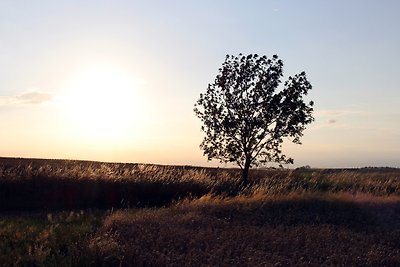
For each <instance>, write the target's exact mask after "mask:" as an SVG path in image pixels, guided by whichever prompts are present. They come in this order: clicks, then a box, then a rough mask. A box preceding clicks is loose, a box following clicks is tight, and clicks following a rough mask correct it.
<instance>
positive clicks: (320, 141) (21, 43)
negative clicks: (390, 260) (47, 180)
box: [0, 0, 400, 167]
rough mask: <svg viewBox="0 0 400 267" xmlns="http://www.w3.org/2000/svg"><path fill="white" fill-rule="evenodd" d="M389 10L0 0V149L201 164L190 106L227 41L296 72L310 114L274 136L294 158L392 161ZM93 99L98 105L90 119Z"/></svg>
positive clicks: (398, 5) (342, 5) (230, 48)
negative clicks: (285, 136)
mask: <svg viewBox="0 0 400 267" xmlns="http://www.w3.org/2000/svg"><path fill="white" fill-rule="evenodd" d="M399 12H400V2H399V1H377V0H376V1H365V0H364V1H361V0H360V1H352V0H348V1H329V2H328V1H294V0H293V1H283V0H281V1H11V0H10V1H5V0H0V124H1V125H2V126H1V128H0V156H23V157H44V158H79V159H93V160H106V161H126V162H149V163H165V164H194V165H209V164H210V163H207V161H206V159H205V158H204V157H203V156H202V152H201V151H200V150H199V148H198V145H199V143H200V142H201V139H202V133H201V132H200V123H199V121H198V119H197V118H196V117H195V116H194V113H193V111H192V110H193V104H194V102H195V101H196V100H197V98H198V96H199V94H200V93H201V92H203V91H204V90H205V89H206V86H207V84H208V83H210V82H212V81H213V79H214V77H215V75H216V74H217V71H218V68H219V67H220V66H221V64H222V62H223V60H224V56H225V55H226V54H237V53H240V52H241V53H245V54H247V53H258V54H261V55H267V56H272V55H273V54H278V55H279V56H280V57H281V58H282V59H283V60H284V64H285V66H284V71H285V74H286V75H293V74H296V73H298V72H301V71H303V70H304V71H306V73H307V74H308V78H309V80H310V81H311V83H312V85H313V91H312V92H311V94H310V96H309V97H310V99H312V100H314V101H315V103H316V105H315V117H316V121H315V123H314V124H313V125H311V126H310V127H309V128H308V129H307V130H306V131H305V133H304V134H305V135H304V138H303V145H301V146H293V145H288V146H286V147H285V150H286V151H287V154H288V155H289V156H293V157H294V158H295V163H296V165H295V166H300V165H311V166H314V167H361V166H397V167H400V160H399V158H400V157H399V155H400V144H399V143H400V142H399V140H400V123H399V122H398V121H399V118H400V108H399V107H400V92H399V90H398V86H399V84H400V67H399V66H398V62H400V52H399V47H400V30H399V29H398V27H399V25H400V16H398V14H399ZM99 66H101V67H99ZM107 73H112V74H107ZM96 75H97V76H99V81H94V80H93V78H85V77H93V76H96ZM127 76H129V77H130V78H126V77H127ZM78 77H80V78H78ZM82 77H83V78H82ZM130 79H132V80H130ZM125 80H126V83H122V82H120V81H125ZM128 80H129V81H128ZM114 82H116V83H118V84H119V85H118V86H119V87H123V88H124V89H123V90H125V91H124V92H122V89H118V88H119V87H118V88H117V89H116V88H110V87H112V86H111V85H110V84H113V83H114ZM84 85H85V86H86V87H88V89H87V90H86V87H85V86H84ZM103 85H104V86H103ZM89 87H93V88H89ZM94 87H96V88H98V87H104V88H102V90H103V91H104V92H103V91H102V92H101V93H98V91H96V90H95V89H96V88H94ZM129 90H131V91H129ZM100 91H101V90H100ZM126 91H129V93H127V94H125V93H126ZM110 94H114V95H118V94H121V95H122V98H123V101H122V100H121V101H120V100H118V99H113V97H112V96H110ZM98 95H100V96H98ZM128 96H130V97H132V101H131V102H130V100H129V99H130V98H129V97H128ZM72 98H74V99H76V98H80V101H79V102H80V103H81V104H80V105H75V104H74V103H73V102H71V101H70V102H68V101H66V100H65V99H72ZM107 101H109V102H110V104H108V102H107ZM118 101H120V102H118ZM93 102H97V103H100V104H102V105H104V106H105V107H104V110H107V109H109V110H112V111H111V112H110V113H108V114H106V113H105V112H103V111H102V112H99V114H101V116H102V117H103V120H101V118H100V119H99V118H93V113H90V112H89V111H88V110H90V109H91V110H92V111H93V110H96V108H99V105H100V104H97V106H91V105H93ZM111 102H112V103H111ZM83 103H87V106H86V105H85V104H83ZM107 105H108V107H107ZM122 106H129V108H126V109H125V108H121V107H122ZM122 113H123V114H122ZM79 114H80V115H79ZM115 117H119V119H118V120H117V119H115ZM88 121H91V122H90V123H89V122H88ZM121 125H123V126H121ZM110 129H114V131H111V130H110ZM211 164H212V165H215V164H216V163H211Z"/></svg>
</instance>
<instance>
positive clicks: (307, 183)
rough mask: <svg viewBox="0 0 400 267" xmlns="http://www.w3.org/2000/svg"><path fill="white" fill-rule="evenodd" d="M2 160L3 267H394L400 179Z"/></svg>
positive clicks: (386, 173) (399, 172) (352, 172)
mask: <svg viewBox="0 0 400 267" xmlns="http://www.w3.org/2000/svg"><path fill="white" fill-rule="evenodd" d="M241 175H242V173H241V171H240V170H239V169H223V168H200V167H191V166H162V165H151V164H123V163H101V162H90V161H69V160H41V159H14V158H0V209H1V210H0V211H1V212H0V266H53V265H58V266H199V265H206V266H223V265H227V266H256V265H260V266H321V265H329V266H399V265H400V242H399V240H400V230H399V229H400V217H399V216H398V214H400V190H399V189H400V169H393V168H362V169H342V170H339V169H337V170H336V169H312V168H310V167H309V166H305V167H302V168H298V169H295V170H288V169H253V170H251V172H250V179H249V184H248V185H247V186H246V187H242V186H241Z"/></svg>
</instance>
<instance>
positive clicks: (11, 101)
mask: <svg viewBox="0 0 400 267" xmlns="http://www.w3.org/2000/svg"><path fill="white" fill-rule="evenodd" d="M52 100H53V95H51V94H49V93H45V92H40V91H38V90H28V91H25V92H23V93H21V94H18V95H12V96H0V107H5V106H22V105H39V104H42V103H46V102H51V101H52Z"/></svg>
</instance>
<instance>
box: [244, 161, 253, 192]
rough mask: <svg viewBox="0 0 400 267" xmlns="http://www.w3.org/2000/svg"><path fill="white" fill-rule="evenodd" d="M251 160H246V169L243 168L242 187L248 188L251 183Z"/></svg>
mask: <svg viewBox="0 0 400 267" xmlns="http://www.w3.org/2000/svg"><path fill="white" fill-rule="evenodd" d="M250 163H251V162H250V159H246V162H245V163H244V168H243V174H242V185H243V186H246V185H247V184H248V183H249V170H250Z"/></svg>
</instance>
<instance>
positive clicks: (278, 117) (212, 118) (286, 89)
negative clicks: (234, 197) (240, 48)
mask: <svg viewBox="0 0 400 267" xmlns="http://www.w3.org/2000/svg"><path fill="white" fill-rule="evenodd" d="M282 68H283V62H282V60H280V59H279V58H278V56H277V55H274V56H273V57H272V58H267V57H266V56H258V55H257V54H250V55H247V56H246V55H242V54H239V55H238V56H233V55H227V56H226V58H225V62H224V63H223V64H222V68H220V69H219V73H218V75H217V76H216V78H215V81H214V83H212V84H209V85H208V88H207V91H206V93H204V94H200V98H199V99H198V101H197V103H196V104H195V108H194V111H195V113H196V115H197V117H199V118H200V120H201V121H202V123H203V126H202V127H201V129H202V131H204V132H205V135H206V136H205V137H204V140H203V141H202V143H201V144H200V148H202V149H203V150H204V155H205V156H207V157H208V160H211V159H218V160H220V162H225V163H226V162H232V163H236V164H237V165H238V166H239V167H240V168H241V169H242V183H243V184H244V185H246V184H247V183H248V176H249V169H250V168H251V167H252V166H258V165H260V164H265V163H267V162H276V163H279V164H280V166H282V164H289V163H293V159H291V158H287V157H286V156H285V155H284V154H283V152H282V143H283V139H284V138H288V139H289V140H291V141H292V142H293V143H296V144H301V142H300V137H301V136H303V131H304V129H305V128H306V125H307V124H310V123H311V122H312V121H314V118H313V116H312V112H313V108H312V107H313V104H314V103H313V102H312V101H310V102H308V103H306V102H305V101H304V100H303V96H305V95H307V93H308V91H309V90H311V84H310V83H309V82H308V80H307V78H306V74H305V72H301V73H300V74H297V75H295V76H293V77H289V78H288V80H287V81H285V82H284V86H283V88H281V87H280V86H279V85H280V84H281V77H282V76H283V71H282Z"/></svg>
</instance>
